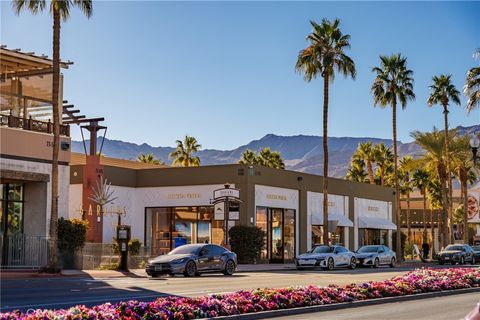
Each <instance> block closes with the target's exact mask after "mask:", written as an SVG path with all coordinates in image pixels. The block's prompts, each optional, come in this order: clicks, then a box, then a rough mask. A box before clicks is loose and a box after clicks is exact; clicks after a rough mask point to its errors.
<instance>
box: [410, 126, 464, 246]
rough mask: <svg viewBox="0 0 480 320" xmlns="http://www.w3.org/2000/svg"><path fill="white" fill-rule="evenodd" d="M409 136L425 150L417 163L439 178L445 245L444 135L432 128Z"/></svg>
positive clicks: (451, 132) (451, 131)
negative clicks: (429, 130)
mask: <svg viewBox="0 0 480 320" xmlns="http://www.w3.org/2000/svg"><path fill="white" fill-rule="evenodd" d="M455 134H456V132H455V131H454V130H450V131H449V136H450V138H453V137H454V136H455ZM411 136H412V137H413V138H414V139H415V142H416V144H417V145H419V146H420V147H421V148H422V149H424V150H425V151H426V152H425V154H424V155H423V156H422V157H421V158H420V159H418V161H419V164H420V165H422V166H423V167H424V168H425V169H426V170H427V171H429V172H435V175H436V176H437V177H438V179H439V180H440V185H441V191H442V200H441V201H442V229H443V230H442V245H443V246H446V245H447V244H448V242H449V239H450V237H449V235H448V231H449V230H448V226H447V215H448V189H447V180H448V175H447V164H446V162H445V161H446V160H445V136H444V134H443V133H442V132H440V131H438V130H437V129H436V128H433V131H432V132H420V131H414V132H412V133H411Z"/></svg>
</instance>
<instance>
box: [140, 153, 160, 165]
mask: <svg viewBox="0 0 480 320" xmlns="http://www.w3.org/2000/svg"><path fill="white" fill-rule="evenodd" d="M137 161H138V162H142V163H150V164H161V163H160V160H159V159H157V158H155V156H154V155H153V153H148V154H144V153H140V154H139V155H138V157H137Z"/></svg>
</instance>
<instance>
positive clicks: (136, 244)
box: [112, 238, 142, 256]
mask: <svg viewBox="0 0 480 320" xmlns="http://www.w3.org/2000/svg"><path fill="white" fill-rule="evenodd" d="M141 247H142V242H141V241H140V239H130V241H128V252H129V253H130V254H131V255H132V256H138V254H139V253H140V248H141ZM112 249H113V252H115V253H116V254H120V246H119V244H118V241H117V238H113V241H112Z"/></svg>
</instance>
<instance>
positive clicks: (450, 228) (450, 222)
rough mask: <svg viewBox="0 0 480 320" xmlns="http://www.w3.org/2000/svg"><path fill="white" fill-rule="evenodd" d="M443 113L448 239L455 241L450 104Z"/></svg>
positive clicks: (444, 107) (445, 106)
mask: <svg viewBox="0 0 480 320" xmlns="http://www.w3.org/2000/svg"><path fill="white" fill-rule="evenodd" d="M443 115H444V121H445V161H446V163H447V186H448V195H447V197H448V206H447V208H448V220H447V221H448V223H447V228H448V233H449V234H448V237H449V238H448V239H449V240H450V243H453V219H452V195H453V192H452V175H451V173H450V154H449V152H448V105H447V104H444V105H443Z"/></svg>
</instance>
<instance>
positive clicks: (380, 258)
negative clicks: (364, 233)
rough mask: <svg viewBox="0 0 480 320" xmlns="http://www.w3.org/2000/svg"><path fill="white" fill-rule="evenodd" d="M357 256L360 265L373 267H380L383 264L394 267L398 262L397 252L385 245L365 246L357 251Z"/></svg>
mask: <svg viewBox="0 0 480 320" xmlns="http://www.w3.org/2000/svg"><path fill="white" fill-rule="evenodd" d="M355 257H356V258H357V264H358V265H359V266H365V267H372V268H378V267H379V266H381V265H389V266H390V267H391V268H393V267H395V264H396V262H397V258H396V254H395V252H394V251H392V250H391V249H390V248H389V247H387V246H384V245H370V246H363V247H361V248H360V249H358V250H357V251H355Z"/></svg>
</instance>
